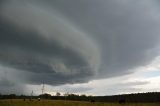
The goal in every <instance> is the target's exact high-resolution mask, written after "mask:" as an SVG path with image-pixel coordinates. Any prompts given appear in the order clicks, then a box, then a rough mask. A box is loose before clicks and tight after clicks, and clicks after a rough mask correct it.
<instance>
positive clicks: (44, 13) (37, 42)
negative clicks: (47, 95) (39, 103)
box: [0, 0, 160, 85]
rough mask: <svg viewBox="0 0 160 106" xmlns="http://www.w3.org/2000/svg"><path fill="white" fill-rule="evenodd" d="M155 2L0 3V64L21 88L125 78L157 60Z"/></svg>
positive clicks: (9, 0) (158, 24) (56, 0)
mask: <svg viewBox="0 0 160 106" xmlns="http://www.w3.org/2000/svg"><path fill="white" fill-rule="evenodd" d="M155 2H156V0H155V1H149V0H140V1H134V0H121V1H119V0H98V1H97V0H92V1H91V0H80V1H79V0H54V1H50V0H45V1H42V0H28V1H26V0H21V1H20V0H15V1H12V0H6V1H4V0H2V1H0V64H1V65H2V66H3V67H9V68H10V71H11V73H9V72H8V74H9V75H10V76H12V77H11V78H13V79H15V80H16V81H17V80H18V78H16V77H17V76H23V77H20V78H19V80H21V82H23V83H27V84H41V83H42V82H44V83H46V84H51V85H58V84H65V83H82V82H87V81H89V80H92V79H97V78H108V77H114V76H120V75H124V74H128V73H131V72H132V71H131V70H132V69H133V68H137V67H139V66H142V65H146V64H148V63H149V62H151V61H152V60H153V59H154V58H155V57H156V56H158V55H159V54H157V53H158V52H157V51H158V48H159V40H160V37H159V34H160V31H159V28H160V21H159V15H158V14H159V12H158V9H159V8H158V7H157V6H156V5H155V4H154V3H155ZM13 73H16V74H13ZM24 75H25V76H24ZM10 80H11V79H10ZM4 82H5V81H1V82H0V83H2V85H3V83H4Z"/></svg>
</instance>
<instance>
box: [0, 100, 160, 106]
mask: <svg viewBox="0 0 160 106" xmlns="http://www.w3.org/2000/svg"><path fill="white" fill-rule="evenodd" d="M0 106H160V104H158V103H125V104H119V103H103V102H94V103H91V102H85V101H64V100H43V101H42V100H41V101H38V100H33V101H29V100H26V101H23V100H20V99H15V100H0Z"/></svg>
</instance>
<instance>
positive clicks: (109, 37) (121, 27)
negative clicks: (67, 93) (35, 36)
mask: <svg viewBox="0 0 160 106" xmlns="http://www.w3.org/2000/svg"><path fill="white" fill-rule="evenodd" d="M62 1H63V2H62ZM155 4H156V1H149V0H140V1H135V0H121V1H119V0H98V1H97V0H92V1H90V0H80V1H75V0H71V1H70V2H68V1H66V0H60V1H56V2H54V3H53V4H51V5H54V7H56V8H58V9H59V10H61V11H62V12H63V13H64V14H65V15H66V16H67V17H68V18H69V19H70V20H71V21H74V22H75V23H76V24H77V25H79V26H80V27H82V28H83V29H84V30H86V31H87V32H90V35H91V36H92V37H93V38H94V39H96V41H97V42H98V44H99V45H100V46H99V47H100V48H101V50H102V51H101V58H102V60H101V61H102V62H101V63H102V64H101V69H100V70H99V74H100V77H102V76H103V75H104V77H106V75H107V76H111V77H112V76H114V75H120V74H122V75H123V74H125V73H128V72H127V71H128V70H129V69H132V68H135V67H138V66H141V65H146V64H148V63H149V62H150V61H151V60H152V59H154V58H155V57H156V56H157V54H156V52H157V51H158V50H157V49H156V48H157V47H159V40H160V39H159V38H160V37H159V28H160V21H159V12H157V11H159V10H158V9H157V7H156V5H155ZM158 55H159V54H158Z"/></svg>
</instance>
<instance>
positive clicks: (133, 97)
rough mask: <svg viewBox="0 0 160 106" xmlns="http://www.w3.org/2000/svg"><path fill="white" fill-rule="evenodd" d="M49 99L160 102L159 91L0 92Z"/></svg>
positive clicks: (12, 96) (16, 96)
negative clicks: (96, 93)
mask: <svg viewBox="0 0 160 106" xmlns="http://www.w3.org/2000/svg"><path fill="white" fill-rule="evenodd" d="M38 98H41V99H51V100H75V101H96V102H118V101H120V100H125V101H126V102H150V103H153V102H154V103H155V102H160V92H147V93H135V94H122V95H112V96H86V95H76V94H66V95H62V96H61V95H60V93H57V94H56V95H55V96H52V95H50V94H47V93H45V94H43V95H38V96H27V95H16V94H9V95H2V94H0V99H25V100H27V99H28V100H30V99H38Z"/></svg>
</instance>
